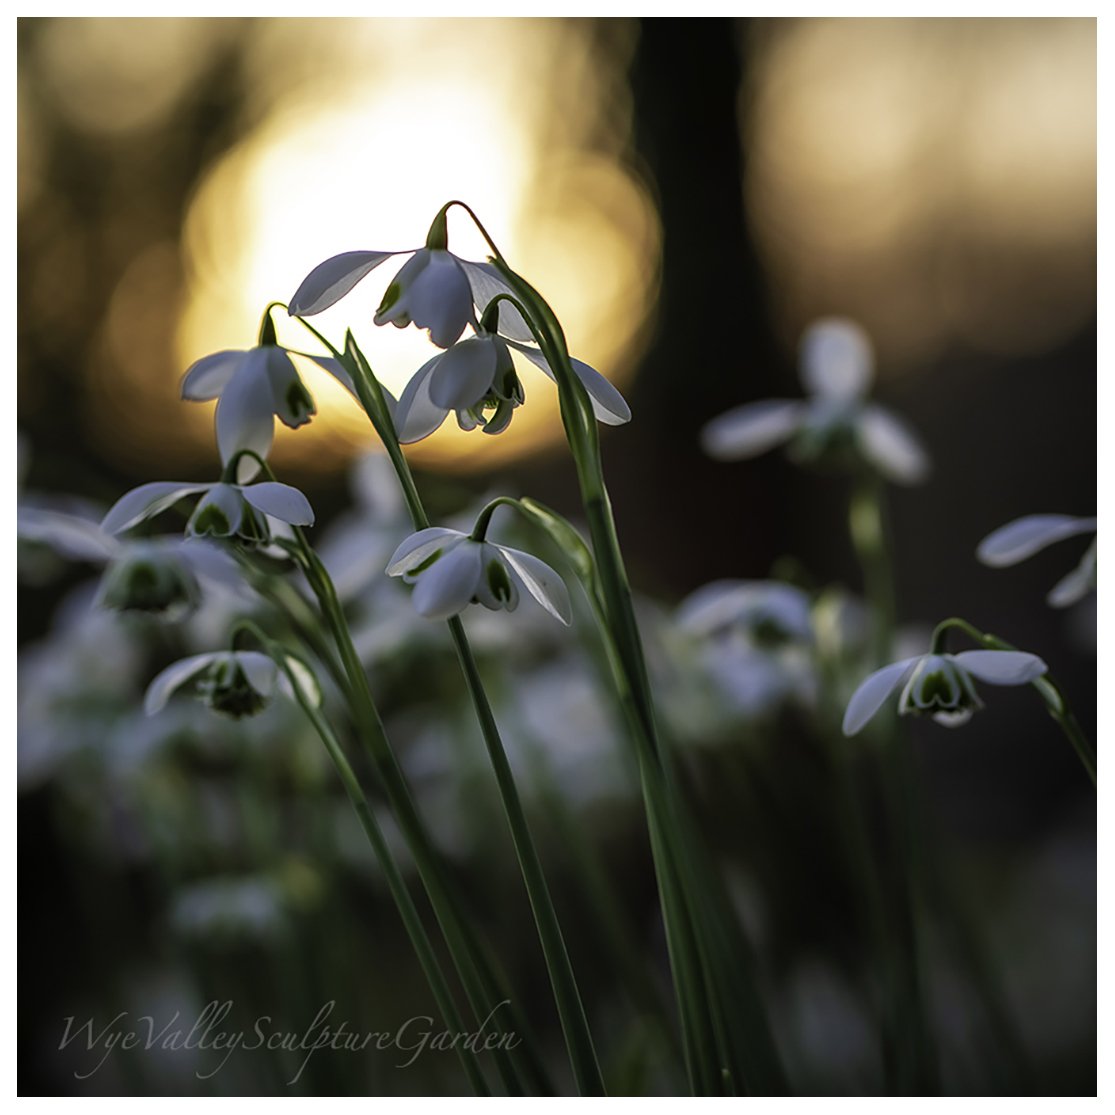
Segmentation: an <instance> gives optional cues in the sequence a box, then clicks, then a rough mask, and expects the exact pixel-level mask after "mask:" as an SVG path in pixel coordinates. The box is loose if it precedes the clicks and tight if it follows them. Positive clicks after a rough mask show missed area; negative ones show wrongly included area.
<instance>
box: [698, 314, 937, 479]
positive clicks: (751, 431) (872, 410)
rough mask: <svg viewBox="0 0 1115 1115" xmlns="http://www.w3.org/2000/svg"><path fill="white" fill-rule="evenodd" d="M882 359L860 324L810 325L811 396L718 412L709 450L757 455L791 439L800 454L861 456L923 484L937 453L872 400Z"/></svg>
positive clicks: (705, 434) (807, 379) (706, 435)
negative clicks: (870, 392)
mask: <svg viewBox="0 0 1115 1115" xmlns="http://www.w3.org/2000/svg"><path fill="white" fill-rule="evenodd" d="M873 364H874V358H873V355H872V351H871V343H870V341H869V340H868V338H867V335H866V334H865V333H864V332H863V330H862V329H860V328H859V326H857V325H855V324H854V323H852V322H850V321H845V320H843V319H841V318H825V319H822V320H821V321H818V322H815V323H814V324H813V325H811V326H810V327H809V329H808V330H806V333H805V336H804V337H803V338H802V344H801V380H802V384H803V385H804V387H805V389H806V391H808V392H809V394H810V398H808V399H802V400H798V399H767V400H764V401H762V402H757V403H748V404H746V405H745V406H741V407H736V408H735V409H733V410H730V411H727V412H726V413H725V414H722V415H720V416H719V417H718V418H714V419H713V420H712V421H711V422H709V423H708V425H706V426H705V428H704V430H703V431H702V432H701V444H702V446H703V448H704V450H705V452H706V453H708V454H709V456H711V457H716V458H717V459H719V460H724V461H734V460H740V459H742V458H745V457H756V456H758V455H759V454H761V453H765V452H767V450H769V449H773V448H775V446H778V445H782V444H784V443H786V442H789V443H790V452H791V454H792V455H793V456H794V457H795V458H796V459H798V460H803V461H812V460H817V459H819V458H821V457H838V458H839V457H841V456H843V457H847V456H849V455H854V456H855V457H856V458H858V459H860V460H863V461H865V462H866V463H867V464H869V465H871V466H872V467H873V468H875V469H877V470H878V471H879V472H880V473H881V474H882V475H883V476H885V477H887V479H889V480H893V481H896V482H897V483H900V484H916V483H918V482H919V481H921V480H924V479H925V477H926V475H927V474H928V472H929V458H928V457H927V455H926V453H925V450H924V449H923V448H922V446H921V443H920V442H919V441H918V439H917V438H916V437H915V436H914V434H913V433H912V432H911V431H910V430H909V428H908V427H907V426H906V424H905V423H904V422H903V421H902V420H901V419H899V418H898V417H897V416H896V415H894V414H892V413H891V412H890V411H889V410H886V409H885V408H883V407H881V406H878V405H877V404H875V403H870V402H868V400H867V392H868V389H869V388H870V386H871V378H872V374H873Z"/></svg>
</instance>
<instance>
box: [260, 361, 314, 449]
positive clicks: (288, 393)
mask: <svg viewBox="0 0 1115 1115" xmlns="http://www.w3.org/2000/svg"><path fill="white" fill-rule="evenodd" d="M262 352H263V353H264V360H265V365H264V366H265V368H266V370H267V381H268V384H269V385H270V387H271V405H272V410H273V411H274V413H275V414H276V415H277V416H278V417H279V418H280V419H281V421H282V422H283V423H285V424H286V425H287V426H289V427H290V428H291V429H292V430H297V429H298V427H299V426H302V425H304V424H305V423H307V422H309V420H310V418H311V417H312V416H313V415H314V413H315V407H314V403H313V399H311V398H309V392H308V391H307V390H306V385H305V384H304V383H303V382H302V379H301V377H300V376H299V375H298V369H297V368H295V366H294V362H293V361H292V360H291V358H290V357H289V356H288V355H287V353H286V351H285V350H284V349H281V348H278V347H277V346H275V345H268V346H267V347H266V348H264V349H262Z"/></svg>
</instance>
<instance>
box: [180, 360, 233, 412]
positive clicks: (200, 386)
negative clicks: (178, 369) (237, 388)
mask: <svg viewBox="0 0 1115 1115" xmlns="http://www.w3.org/2000/svg"><path fill="white" fill-rule="evenodd" d="M245 356H247V352H246V351H245V350H243V349H226V350H225V351H224V352H214V353H213V354H212V355H211V356H203V357H202V358H201V359H200V360H197V361H195V362H194V363H193V364H191V365H190V366H189V368H187V369H186V374H185V375H184V376H183V377H182V398H183V399H191V400H193V401H194V402H208V401H209V400H210V399H215V398H217V396H218V395H220V393H221V392H222V391H223V390H224V389H225V388H226V387H227V386H228V383H229V380H231V379H232V377H233V375H234V373H235V372H236V369H237V368H238V367H240V361H241V360H243V359H244V357H245Z"/></svg>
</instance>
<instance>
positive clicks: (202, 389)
mask: <svg viewBox="0 0 1115 1115" xmlns="http://www.w3.org/2000/svg"><path fill="white" fill-rule="evenodd" d="M265 329H266V330H267V331H268V332H269V333H270V335H271V336H273V335H274V330H273V328H272V327H271V326H270V320H269V319H268V320H266V321H265ZM300 355H305V356H307V357H308V358H309V359H311V360H313V361H314V362H315V363H316V364H318V365H319V366H321V367H322V368H324V369H325V370H326V371H327V372H329V373H330V374H331V375H333V376H335V377H336V378H337V379H338V380H340V382H341V383H342V384H344V386H345V387H347V388H348V390H349V391H350V392H352V393H354V394H355V387H354V385H353V383H352V378H351V377H350V376H349V374H348V372H347V371H345V369H344V368H343V367H342V366H341V363H340V361H338V360H335V359H333V358H332V357H327V356H313V355H311V354H308V353H303V354H300ZM182 398H183V399H190V400H192V401H194V402H209V401H210V400H212V399H216V400H217V414H216V427H217V447H218V449H219V450H220V453H221V463H222V464H227V463H228V462H229V461H230V460H231V459H232V458H233V457H234V456H235V455H236V454H237V453H239V452H240V451H241V450H243V449H250V450H251V451H252V452H253V453H258V454H259V456H260V457H264V458H266V456H267V454H268V453H269V452H270V450H271V443H272V441H273V440H274V437H275V419H276V418H278V419H279V420H280V421H281V422H282V423H283V424H284V425H286V426H289V427H290V428H291V429H292V430H296V429H298V427H299V426H302V425H305V424H306V423H307V422H309V421H310V419H311V418H312V417H313V416H314V414H315V413H316V412H317V408H316V406H315V405H314V400H313V397H312V396H311V395H310V392H309V391H308V390H307V389H306V385H305V384H304V383H303V382H302V378H301V376H299V374H298V370H297V369H296V368H295V366H294V363H293V361H292V360H291V358H290V354H289V353H288V351H287V350H286V349H284V348H281V347H280V346H279V345H277V344H266V343H261V344H259V345H257V346H256V347H255V348H250V349H246V350H243V349H226V350H224V351H222V352H215V353H213V354H212V355H210V356H204V357H202V358H201V359H200V360H198V361H196V362H195V363H193V364H191V365H190V367H189V368H188V369H187V371H186V374H185V375H184V376H183V377H182ZM258 471H259V463H258V462H257V461H255V460H253V459H252V457H250V456H245V457H242V458H241V460H240V464H239V466H238V469H237V472H238V476H237V478H238V479H239V480H240V481H241V482H244V481H247V480H250V479H251V478H252V477H253V476H255V474H256V473H257V472H258Z"/></svg>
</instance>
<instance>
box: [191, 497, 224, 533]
mask: <svg viewBox="0 0 1115 1115" xmlns="http://www.w3.org/2000/svg"><path fill="white" fill-rule="evenodd" d="M190 532H191V533H192V534H197V535H200V536H202V537H205V536H207V535H212V536H213V537H215V538H227V537H228V536H229V535H230V534H231V533H232V524H231V523H230V522H229V521H228V516H227V515H226V514H225V513H224V512H223V511H222V510H221V509H220V508H219V507H218V506H217V505H216V504H215V503H206V504H204V505H203V506H201V507H199V508H198V509H197V511H195V512H194V517H193V519H191V520H190Z"/></svg>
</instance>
